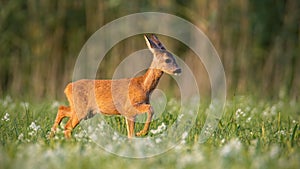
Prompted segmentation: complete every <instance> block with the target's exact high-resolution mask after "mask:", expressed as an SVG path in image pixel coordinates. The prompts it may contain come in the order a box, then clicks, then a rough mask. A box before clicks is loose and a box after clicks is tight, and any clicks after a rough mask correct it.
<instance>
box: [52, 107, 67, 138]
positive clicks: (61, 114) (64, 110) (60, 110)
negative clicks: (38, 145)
mask: <svg viewBox="0 0 300 169" xmlns="http://www.w3.org/2000/svg"><path fill="white" fill-rule="evenodd" d="M65 117H71V108H70V107H67V106H60V107H59V108H58V111H57V115H56V118H55V121H54V124H53V126H52V128H51V133H50V135H49V136H48V137H49V138H52V137H53V136H54V135H55V132H56V129H57V127H58V126H59V124H60V123H61V121H62V119H63V118H65Z"/></svg>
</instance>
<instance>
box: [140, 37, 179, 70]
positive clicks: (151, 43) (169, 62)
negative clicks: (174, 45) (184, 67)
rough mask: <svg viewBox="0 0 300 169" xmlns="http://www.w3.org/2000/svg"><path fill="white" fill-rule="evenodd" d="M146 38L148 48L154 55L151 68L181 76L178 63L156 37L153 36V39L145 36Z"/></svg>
mask: <svg viewBox="0 0 300 169" xmlns="http://www.w3.org/2000/svg"><path fill="white" fill-rule="evenodd" d="M144 38H145V40H146V44H147V46H148V48H149V49H150V51H151V52H152V54H153V61H152V63H151V66H150V68H152V69H159V70H161V71H163V72H165V73H168V74H171V75H179V74H180V73H181V69H180V68H179V66H178V64H177V63H176V60H175V58H174V56H173V55H172V54H171V53H170V52H169V51H167V50H166V48H165V47H164V45H163V44H162V43H161V42H160V41H159V40H158V38H157V37H156V36H155V35H151V37H148V36H146V35H144Z"/></svg>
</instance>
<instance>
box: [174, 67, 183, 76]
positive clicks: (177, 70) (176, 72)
mask: <svg viewBox="0 0 300 169" xmlns="http://www.w3.org/2000/svg"><path fill="white" fill-rule="evenodd" d="M173 73H174V75H180V73H181V69H180V68H178V69H176V70H175V71H174V72H173Z"/></svg>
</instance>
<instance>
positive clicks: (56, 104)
mask: <svg viewBox="0 0 300 169" xmlns="http://www.w3.org/2000/svg"><path fill="white" fill-rule="evenodd" d="M58 106H59V102H58V101H54V102H53V103H52V105H51V108H52V109H56V108H58Z"/></svg>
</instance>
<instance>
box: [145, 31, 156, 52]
mask: <svg viewBox="0 0 300 169" xmlns="http://www.w3.org/2000/svg"><path fill="white" fill-rule="evenodd" d="M144 38H145V41H146V44H147V46H148V48H149V50H150V51H151V52H152V53H154V48H156V49H157V48H158V47H157V46H156V44H155V43H154V42H153V41H152V40H151V39H149V38H148V37H147V36H146V35H144Z"/></svg>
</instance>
